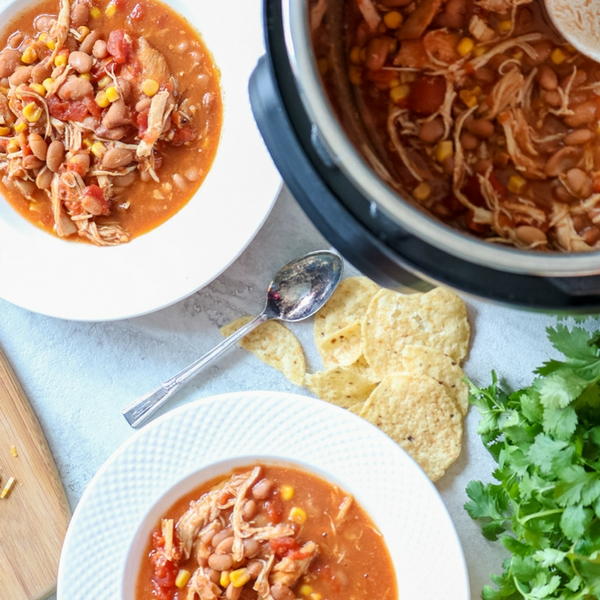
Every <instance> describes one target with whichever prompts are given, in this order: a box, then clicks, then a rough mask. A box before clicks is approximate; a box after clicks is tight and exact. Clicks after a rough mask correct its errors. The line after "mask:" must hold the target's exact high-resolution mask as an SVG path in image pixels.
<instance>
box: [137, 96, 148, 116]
mask: <svg viewBox="0 0 600 600" xmlns="http://www.w3.org/2000/svg"><path fill="white" fill-rule="evenodd" d="M151 104H152V100H150V98H142V99H141V100H138V101H137V103H136V105H135V111H136V112H139V113H141V112H145V111H147V110H149V109H150V105H151Z"/></svg>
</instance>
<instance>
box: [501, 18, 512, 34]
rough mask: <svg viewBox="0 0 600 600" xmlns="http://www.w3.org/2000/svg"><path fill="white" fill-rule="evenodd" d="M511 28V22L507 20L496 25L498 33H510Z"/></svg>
mask: <svg viewBox="0 0 600 600" xmlns="http://www.w3.org/2000/svg"><path fill="white" fill-rule="evenodd" d="M512 28H513V22H512V21H511V20H509V19H507V20H505V21H500V23H498V31H499V32H500V33H508V32H510V31H512Z"/></svg>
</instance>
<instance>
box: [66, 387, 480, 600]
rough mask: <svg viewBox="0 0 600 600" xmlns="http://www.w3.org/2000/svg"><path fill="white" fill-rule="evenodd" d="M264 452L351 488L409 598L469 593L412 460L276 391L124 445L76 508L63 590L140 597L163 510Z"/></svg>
mask: <svg viewBox="0 0 600 600" xmlns="http://www.w3.org/2000/svg"><path fill="white" fill-rule="evenodd" d="M261 460H264V461H271V462H273V461H276V462H283V463H292V464H297V465H301V466H303V467H304V468H306V469H308V470H310V471H313V472H315V473H317V474H320V475H321V476H322V477H324V478H325V479H328V480H330V481H332V482H335V483H337V484H338V485H339V486H341V487H342V488H343V489H345V490H347V491H348V492H350V493H352V494H353V495H354V496H355V497H356V499H357V500H358V502H359V503H360V504H361V505H362V506H363V507H364V508H365V509H366V510H367V512H368V513H369V514H370V515H371V517H372V519H373V520H374V521H375V523H376V524H377V526H378V527H379V528H380V530H381V531H382V533H383V535H384V537H385V540H386V543H387V546H388V548H389V550H390V554H391V556H392V560H393V563H394V567H395V570H396V574H397V580H398V588H399V595H400V598H401V599H402V600H439V599H440V598H449V599H450V598H451V599H452V600H469V598H470V594H469V583H468V576H467V570H466V566H465V561H464V556H463V553H462V549H461V546H460V543H459V541H458V537H457V535H456V531H455V530H454V526H453V524H452V522H451V520H450V517H449V516H448V513H447V511H446V508H445V507H444V504H443V502H442V500H441V498H440V496H439V494H438V493H437V491H436V489H435V487H434V486H433V485H432V484H431V482H430V481H429V480H428V479H427V477H426V476H425V474H424V473H423V472H422V471H421V469H420V468H419V467H418V466H417V465H416V463H415V462H414V461H413V460H412V459H411V458H410V457H409V456H408V455H407V454H406V453H405V452H404V451H403V450H402V449H401V448H400V447H399V446H398V445H397V444H395V443H394V442H393V441H392V440H390V439H389V438H388V437H387V436H386V435H384V434H383V433H381V432H380V431H379V430H378V429H376V428H375V427H373V426H372V425H370V424H369V423H367V422H366V421H364V420H362V419H360V418H359V417H357V416H355V415H353V414H352V413H350V412H348V411H344V410H342V409H340V408H337V407H335V406H332V405H331V404H327V403H325V402H321V401H320V400H315V399H314V398H308V397H306V396H299V395H295V394H285V393H276V392H240V393H232V394H225V395H221V396H214V397H212V398H206V399H203V400H199V401H196V402H194V403H192V404H189V405H187V406H183V407H181V408H179V409H177V410H175V411H173V412H172V413H170V414H167V415H165V416H163V417H162V418H160V419H159V420H157V421H156V422H154V423H152V424H151V425H149V426H147V427H146V428H144V429H143V430H141V431H140V432H139V433H138V434H136V435H134V436H133V438H132V439H131V440H130V441H129V442H127V443H126V444H125V445H124V446H123V447H122V448H121V449H120V450H118V451H117V452H116V453H115V454H114V455H113V456H112V457H111V458H110V459H109V460H108V462H107V463H106V464H105V465H104V466H103V467H102V468H101V469H100V471H99V472H98V474H97V475H96V476H95V477H94V479H93V480H92V482H91V483H90V485H89V486H88V488H87V490H86V492H85V493H84V495H83V498H82V499H81V502H80V503H79V506H78V507H77V509H76V511H75V514H74V516H73V520H72V522H71V525H70V527H69V531H68V533H67V538H66V541H65V545H64V548H63V553H62V557H61V562H60V570H59V575H58V600H84V599H87V598H93V599H94V600H118V599H121V600H134V596H133V589H134V584H135V579H136V577H137V574H138V569H139V565H140V561H141V559H142V555H143V552H144V548H145V546H146V543H147V541H148V539H149V534H150V532H151V530H152V528H153V527H154V525H155V524H156V522H157V521H158V519H159V517H160V515H161V514H162V513H163V511H164V510H166V509H167V508H168V507H169V506H170V505H172V504H173V503H174V502H175V501H176V500H177V499H179V498H180V497H181V496H182V495H184V494H186V493H187V492H189V491H191V490H192V489H194V488H195V487H197V486H198V485H200V484H201V483H203V482H204V481H206V480H208V479H210V478H212V477H214V476H215V475H217V474H219V473H226V472H227V471H228V470H230V469H231V468H232V467H234V466H239V465H245V464H251V463H253V462H255V461H261ZM365 600H371V599H365Z"/></svg>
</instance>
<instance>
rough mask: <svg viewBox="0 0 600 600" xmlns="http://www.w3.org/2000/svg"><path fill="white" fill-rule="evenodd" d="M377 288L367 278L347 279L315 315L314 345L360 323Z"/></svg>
mask: <svg viewBox="0 0 600 600" xmlns="http://www.w3.org/2000/svg"><path fill="white" fill-rule="evenodd" d="M378 290H379V286H378V285H377V284H376V283H374V282H373V281H371V280H370V279H369V278H368V277H348V278H347V279H344V281H342V282H341V283H340V285H339V286H338V288H337V290H335V293H334V294H333V296H332V297H331V298H330V300H329V302H327V304H326V305H325V306H324V307H323V308H322V309H321V310H320V311H319V312H318V313H317V314H316V315H315V331H314V335H315V344H316V346H317V348H318V347H319V346H320V344H321V342H322V341H323V339H324V338H326V337H328V336H330V335H332V334H334V333H335V332H336V331H339V330H340V329H344V327H348V325H352V323H355V322H356V321H359V322H360V321H361V320H362V318H363V316H364V314H365V312H366V310H367V307H368V306H369V302H370V301H371V299H372V298H373V296H374V295H375V294H376V293H377V291H378Z"/></svg>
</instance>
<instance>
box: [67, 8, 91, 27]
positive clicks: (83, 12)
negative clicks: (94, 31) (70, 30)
mask: <svg viewBox="0 0 600 600" xmlns="http://www.w3.org/2000/svg"><path fill="white" fill-rule="evenodd" d="M89 20H90V8H89V6H88V5H87V4H86V3H84V2H77V3H76V4H75V6H73V8H72V9H71V25H72V26H73V27H81V26H82V25H87V24H88V21H89Z"/></svg>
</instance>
